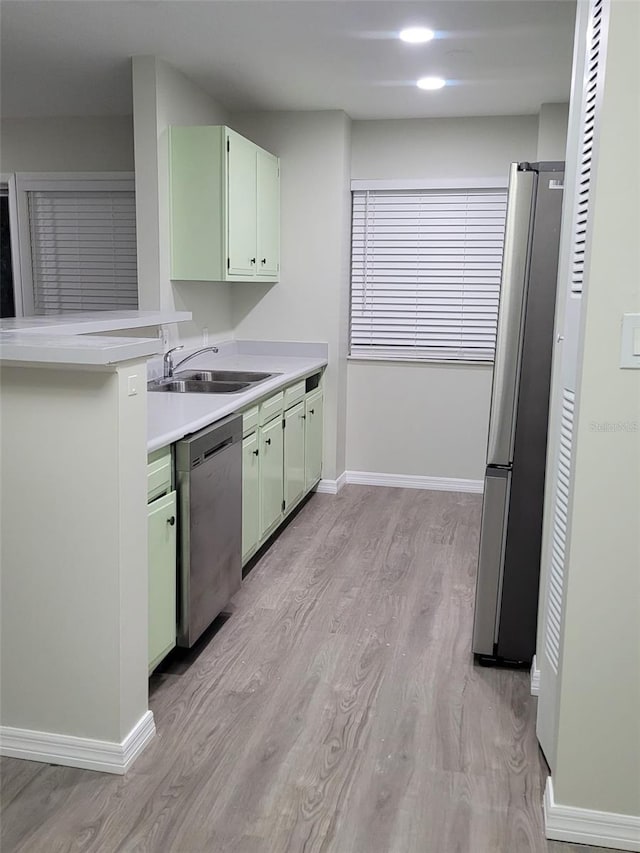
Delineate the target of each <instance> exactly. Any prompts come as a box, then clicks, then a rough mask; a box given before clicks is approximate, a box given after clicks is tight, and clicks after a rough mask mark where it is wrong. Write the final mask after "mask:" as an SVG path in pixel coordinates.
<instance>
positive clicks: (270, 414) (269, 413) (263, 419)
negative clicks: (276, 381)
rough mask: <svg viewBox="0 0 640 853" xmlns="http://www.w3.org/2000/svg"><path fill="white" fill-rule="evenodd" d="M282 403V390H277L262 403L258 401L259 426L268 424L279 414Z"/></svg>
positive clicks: (281, 409) (281, 410)
mask: <svg viewBox="0 0 640 853" xmlns="http://www.w3.org/2000/svg"><path fill="white" fill-rule="evenodd" d="M283 405H284V391H278V393H277V394H274V395H273V397H269V399H268V400H265V401H264V403H260V426H262V425H263V424H268V423H269V421H271V420H273V418H275V417H277V416H278V415H281V414H282V412H283Z"/></svg>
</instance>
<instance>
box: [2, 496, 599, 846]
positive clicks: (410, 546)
mask: <svg viewBox="0 0 640 853" xmlns="http://www.w3.org/2000/svg"><path fill="white" fill-rule="evenodd" d="M480 510H481V498H480V497H479V496H473V495H464V494H453V493H444V492H421V491H414V490H405V489H384V488H377V489H376V488H368V487H361V486H348V487H346V488H345V489H344V490H343V491H342V492H341V493H340V495H338V496H337V497H334V496H329V495H315V496H314V497H313V498H312V499H311V500H310V501H309V503H308V504H307V505H306V506H305V507H304V508H303V509H302V511H301V512H300V513H299V515H297V517H296V518H294V519H293V521H292V522H291V524H290V525H289V526H288V528H287V529H286V530H285V531H284V533H283V534H282V536H280V538H279V539H278V540H277V541H276V542H275V543H274V544H273V545H272V547H271V548H270V550H269V551H268V552H267V553H266V554H265V555H264V556H263V557H262V558H261V559H260V561H259V562H258V563H257V565H256V566H255V568H254V569H253V571H252V572H251V573H250V574H249V575H248V577H247V578H246V580H245V582H244V584H243V588H242V590H241V591H240V592H239V593H238V595H236V597H235V598H234V600H233V604H232V607H231V610H232V611H233V612H232V615H231V616H230V618H227V619H226V620H225V619H220V620H218V623H217V624H216V625H215V626H214V630H212V631H210V632H209V633H208V635H207V636H206V637H205V638H204V642H202V643H200V644H199V645H198V647H197V648H196V649H195V650H192V651H191V652H189V653H188V654H185V655H176V656H175V657H173V658H172V659H171V660H170V662H168V663H167V664H166V665H164V666H163V667H162V668H161V671H160V672H159V673H158V674H156V675H154V676H153V678H152V679H151V685H150V686H151V697H150V705H151V709H152V710H153V712H154V714H155V719H156V726H157V729H158V736H157V738H156V739H155V741H154V742H153V743H152V744H151V745H150V746H149V747H148V748H147V750H146V751H145V752H144V753H143V755H142V756H141V757H140V758H139V759H138V760H137V762H136V764H135V765H134V767H133V768H132V770H131V771H130V772H129V773H128V774H127V776H126V777H115V776H108V775H104V774H99V773H93V772H91V771H83V770H76V769H72V768H65V767H50V766H47V765H43V764H37V763H32V762H21V761H17V760H12V759H3V760H2V763H1V770H2V806H3V815H2V851H3V853H10V851H11V853H14V851H15V853H18V851H20V853H62V851H64V853H67V851H69V853H71V851H82V853H115V851H140V853H142V851H149V853H151V852H153V853H205V851H206V853H547V851H553V853H569V851H578V850H579V851H582V853H586V851H588V850H590V849H591V848H586V847H578V846H575V847H574V846H572V845H564V844H555V843H554V844H549V845H548V844H547V842H546V841H545V839H544V837H543V827H542V810H541V800H542V791H543V785H544V778H545V771H544V764H543V762H542V760H541V758H540V754H539V752H538V748H537V745H536V739H535V730H534V718H535V700H533V699H532V698H531V696H530V695H529V677H528V674H527V673H525V672H518V671H510V670H501V669H488V668H481V667H477V666H474V664H473V661H472V657H471V654H470V642H471V627H472V619H473V593H474V579H475V569H476V553H477V546H478V530H479V522H480ZM594 849H595V848H594Z"/></svg>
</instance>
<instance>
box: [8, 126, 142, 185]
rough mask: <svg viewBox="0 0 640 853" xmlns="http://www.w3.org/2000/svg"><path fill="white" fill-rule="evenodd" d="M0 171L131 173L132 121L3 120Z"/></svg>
mask: <svg viewBox="0 0 640 853" xmlns="http://www.w3.org/2000/svg"><path fill="white" fill-rule="evenodd" d="M0 171H2V172H83V171H86V172H132V171H133V119H132V116H54V117H49V118H14V119H2V121H1V122H0Z"/></svg>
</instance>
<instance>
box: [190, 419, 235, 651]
mask: <svg viewBox="0 0 640 853" xmlns="http://www.w3.org/2000/svg"><path fill="white" fill-rule="evenodd" d="M176 480H177V486H178V512H179V515H180V527H179V529H178V537H179V539H178V541H179V558H178V645H179V646H182V647H185V648H190V647H191V646H192V645H193V644H194V643H195V641H196V640H197V639H198V637H199V636H200V635H201V634H202V632H203V631H204V630H206V628H208V627H209V625H210V624H211V623H212V622H213V620H214V619H215V618H216V616H217V615H218V614H219V613H220V611H221V610H222V609H223V607H224V606H225V604H227V602H228V601H229V599H230V598H231V597H232V595H233V594H234V593H235V592H237V590H238V589H239V588H240V583H241V581H242V415H231V416H230V417H228V418H225V419H224V420H222V421H219V422H218V423H217V424H214V425H213V426H211V427H207V428H206V429H203V430H201V431H200V432H197V433H194V434H193V435H190V436H188V437H187V438H183V439H182V440H181V441H178V442H177V444H176Z"/></svg>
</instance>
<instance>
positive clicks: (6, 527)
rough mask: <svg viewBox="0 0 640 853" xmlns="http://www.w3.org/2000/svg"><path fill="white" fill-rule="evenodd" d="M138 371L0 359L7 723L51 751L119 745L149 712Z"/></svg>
mask: <svg viewBox="0 0 640 853" xmlns="http://www.w3.org/2000/svg"><path fill="white" fill-rule="evenodd" d="M145 372H146V364H145V362H144V361H129V362H126V363H123V364H121V365H118V366H115V367H113V368H111V369H96V370H92V369H86V370H85V369H74V368H71V367H66V366H63V367H59V366H46V367H43V366H40V365H34V366H31V367H29V366H27V367H20V366H3V368H2V387H1V390H0V395H1V404H2V405H1V408H0V415H1V418H0V422H1V427H2V429H1V431H0V435H1V439H2V442H1V448H0V460H1V465H2V477H1V478H0V488H1V491H0V503H1V505H2V518H1V524H2V535H1V537H0V542H1V554H0V564H1V568H2V574H1V583H2V595H1V597H0V600H1V604H2V614H1V616H2V618H1V620H0V624H1V629H2V637H1V643H0V648H1V652H2V660H1V667H0V672H1V676H2V680H1V690H0V695H1V699H2V704H1V722H2V732H3V735H6V734H8V733H11V731H14V732H15V730H17V731H18V733H20V732H23V731H25V730H26V732H27V733H31V735H32V742H31V746H32V748H33V745H34V743H33V738H35V744H37V745H39V746H43V745H44V746H45V747H46V749H45V752H46V751H47V750H50V749H53V748H54V747H55V746H56V745H57V744H58V743H59V736H61V735H62V736H64V735H71V736H74V737H81V738H88V739H90V740H91V741H93V742H94V744H93V746H94V748H95V747H98V748H99V746H100V743H101V742H104V741H106V742H107V744H108V745H112V746H113V747H117V746H118V745H120V744H121V743H122V742H123V740H124V739H125V738H126V736H127V735H128V734H129V732H130V731H131V730H132V729H133V728H134V727H135V726H136V724H138V723H139V721H140V720H141V719H142V718H143V717H144V716H145V715H146V714H147V709H148V704H147V693H148V661H147V609H148V608H147V605H148V583H147V506H146V482H147V480H146V409H147V401H146V395H145V394H137V395H134V396H130V395H129V394H128V380H129V377H131V376H138V377H140V376H142V377H144V375H145ZM34 448H37V452H35V453H34V452H33V449H34ZM70 469H72V470H73V476H71V477H70V476H69V471H70ZM96 741H97V742H98V743H97V744H96V743H95V742H96ZM89 746H91V745H89ZM85 747H86V745H82V744H75V745H74V748H73V750H72V753H73V754H74V755H75V757H76V759H77V758H78V757H79V756H83V757H85V758H86V757H88V756H89V757H90V753H89V752H87V751H86V748H85ZM19 757H25V758H26V757H29V755H25V754H20V755H19ZM43 760H47V758H44V759H43ZM49 760H51V757H50V758H49ZM55 763H68V762H66V761H62V760H59V761H58V760H56V761H55ZM71 763H74V762H73V761H72V762H71ZM76 763H77V762H76ZM77 766H91V764H86V763H85V764H83V763H82V761H80V762H79V763H77Z"/></svg>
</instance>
